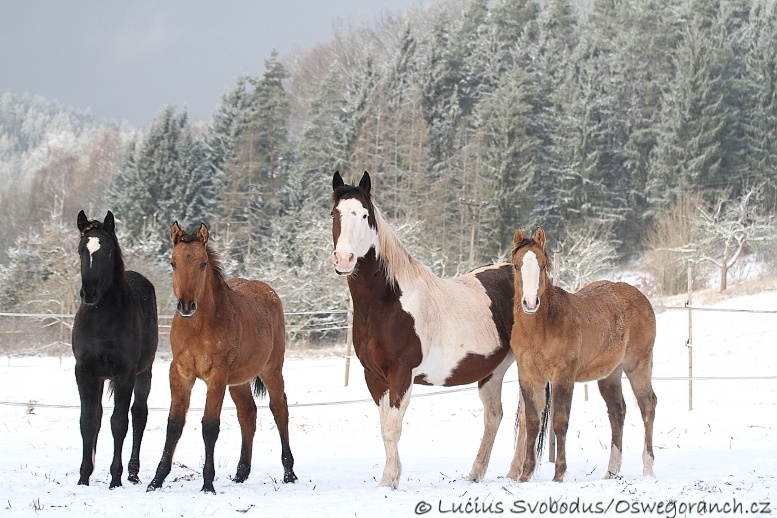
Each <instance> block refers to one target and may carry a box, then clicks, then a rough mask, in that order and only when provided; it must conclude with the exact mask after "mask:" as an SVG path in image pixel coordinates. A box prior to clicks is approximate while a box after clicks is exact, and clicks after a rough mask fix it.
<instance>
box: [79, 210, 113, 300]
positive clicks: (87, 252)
mask: <svg viewBox="0 0 777 518" xmlns="http://www.w3.org/2000/svg"><path fill="white" fill-rule="evenodd" d="M78 230H79V231H80V232H81V241H80V242H79V243H78V255H79V256H80V257H81V299H82V300H83V301H84V304H87V305H89V306H92V305H95V304H97V303H98V302H99V301H100V299H101V298H102V297H103V296H104V295H105V293H106V292H107V291H108V290H109V289H110V288H111V287H112V286H114V285H115V284H116V280H117V274H119V275H120V272H122V271H123V264H122V260H121V250H120V249H119V244H118V241H117V240H116V234H115V232H114V231H115V223H114V220H113V214H112V213H111V211H108V214H107V215H106V216H105V220H104V221H103V222H102V223H101V222H99V221H97V220H92V221H89V220H88V219H87V217H86V214H84V211H81V212H79V213H78Z"/></svg>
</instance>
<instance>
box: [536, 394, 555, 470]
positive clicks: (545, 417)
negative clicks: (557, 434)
mask: <svg viewBox="0 0 777 518" xmlns="http://www.w3.org/2000/svg"><path fill="white" fill-rule="evenodd" d="M552 396H553V390H552V387H551V385H550V383H546V384H545V408H544V409H543V410H542V419H541V420H540V433H539V435H538V436H537V458H538V459H541V458H542V452H543V450H544V449H545V436H546V435H547V434H548V429H549V428H550V405H551V403H552V400H553V398H552ZM550 433H553V432H552V431H551V432H550Z"/></svg>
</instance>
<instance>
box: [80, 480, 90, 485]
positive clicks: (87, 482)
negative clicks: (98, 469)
mask: <svg viewBox="0 0 777 518" xmlns="http://www.w3.org/2000/svg"><path fill="white" fill-rule="evenodd" d="M78 485H79V486H88V485H89V479H86V480H84V479H80V480H79V481H78Z"/></svg>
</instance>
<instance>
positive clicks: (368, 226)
mask: <svg viewBox="0 0 777 518" xmlns="http://www.w3.org/2000/svg"><path fill="white" fill-rule="evenodd" d="M332 239H333V240H334V245H335V251H334V252H332V262H333V263H334V265H335V271H336V272H337V273H338V274H340V275H349V274H351V273H352V272H353V270H354V268H355V267H356V261H358V260H359V258H360V257H364V256H365V255H367V252H369V251H370V248H373V247H375V246H376V245H377V242H378V230H377V224H376V223H375V209H374V207H373V206H372V201H371V198H370V175H369V173H367V171H365V172H364V175H363V176H362V179H361V181H360V182H359V185H358V187H353V186H351V185H346V184H345V182H344V181H343V177H342V176H340V173H339V172H336V173H335V175H334V177H333V178H332Z"/></svg>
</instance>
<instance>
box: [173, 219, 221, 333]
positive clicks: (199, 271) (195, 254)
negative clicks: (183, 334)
mask: <svg viewBox="0 0 777 518" xmlns="http://www.w3.org/2000/svg"><path fill="white" fill-rule="evenodd" d="M209 236H210V233H209V232H208V227H206V226H205V223H201V224H200V228H199V229H198V230H197V232H196V233H195V234H187V233H186V232H184V231H183V230H182V229H181V227H180V226H179V225H178V222H177V221H176V222H175V223H173V227H172V228H171V229H170V241H172V242H173V255H172V258H171V260H170V266H172V267H173V293H175V296H176V298H177V299H178V312H179V313H180V314H181V316H182V317H184V318H191V317H193V316H194V312H195V311H196V310H197V301H202V298H203V296H204V294H205V289H206V287H207V283H208V275H209V271H210V269H209V268H208V265H209V264H210V261H211V259H210V256H209V254H208V248H207V245H208V237H209Z"/></svg>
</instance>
